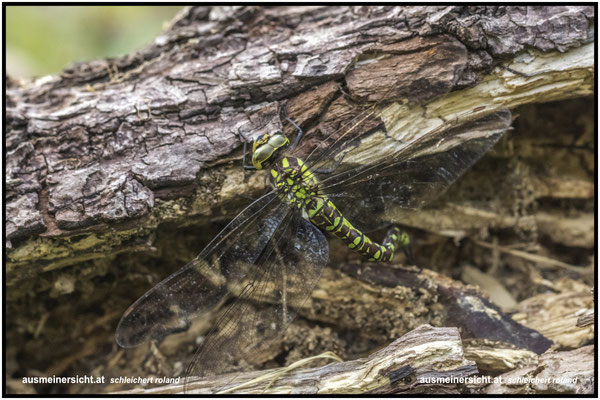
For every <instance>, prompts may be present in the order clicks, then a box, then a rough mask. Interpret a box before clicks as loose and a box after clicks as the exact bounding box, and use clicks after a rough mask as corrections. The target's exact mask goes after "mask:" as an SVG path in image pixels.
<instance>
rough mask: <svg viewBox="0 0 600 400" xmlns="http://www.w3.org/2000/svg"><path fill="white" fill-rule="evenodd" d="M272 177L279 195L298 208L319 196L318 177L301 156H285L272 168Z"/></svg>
mask: <svg viewBox="0 0 600 400" xmlns="http://www.w3.org/2000/svg"><path fill="white" fill-rule="evenodd" d="M271 178H272V183H273V186H274V187H275V190H277V192H278V193H279V197H280V198H281V199H282V200H283V201H285V202H288V203H290V204H292V205H294V206H296V207H298V208H301V207H304V206H306V204H308V203H309V202H310V201H311V200H312V199H313V198H314V197H316V196H317V193H318V182H317V179H316V178H315V176H314V175H313V173H312V172H310V170H309V169H308V168H307V167H306V164H304V162H303V161H302V160H300V159H299V158H296V157H283V158H282V159H281V160H280V161H279V162H277V164H275V166H274V167H273V168H272V169H271Z"/></svg>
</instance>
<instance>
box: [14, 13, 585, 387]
mask: <svg viewBox="0 0 600 400" xmlns="http://www.w3.org/2000/svg"><path fill="white" fill-rule="evenodd" d="M593 11H594V9H593V7H591V6H568V7H563V6H548V7H497V6H494V7H465V6H460V7H423V6H415V7H273V8H260V7H243V8H238V7H214V8H207V7H206V8H205V7H194V8H187V9H184V10H182V12H181V13H180V14H179V16H178V17H177V18H176V19H175V20H174V21H172V23H171V25H170V26H169V28H168V29H166V30H165V32H164V33H163V34H162V35H161V36H159V37H158V38H156V39H155V40H154V42H153V43H152V44H151V45H149V46H148V47H146V48H144V49H142V50H140V51H138V52H136V53H134V54H131V55H128V56H125V57H122V58H117V59H108V60H99V61H94V62H89V63H80V64H75V65H73V66H72V67H70V68H69V69H67V70H65V71H63V73H62V74H60V75H59V76H51V77H44V78H40V79H38V80H37V81H34V82H17V81H15V80H14V79H11V78H7V79H6V84H7V94H6V99H5V100H6V102H5V103H6V117H7V118H6V124H5V126H6V128H5V129H6V149H7V153H6V195H5V196H6V197H5V201H6V221H5V223H6V261H7V263H6V267H5V268H6V278H7V279H6V284H7V286H6V292H5V293H6V299H7V304H6V308H5V312H6V315H7V323H6V332H5V335H6V340H7V344H8V346H7V348H6V353H5V358H6V361H7V374H8V375H7V377H6V378H7V379H8V384H9V385H8V387H9V389H10V390H12V391H14V392H19V393H24V392H27V391H31V390H35V391H38V392H69V393H90V392H110V391H115V390H123V389H126V388H130V387H131V386H127V385H120V384H106V385H87V386H86V385H62V386H61V385H55V386H47V385H35V386H29V385H23V384H21V383H20V380H19V378H20V377H22V376H32V375H42V374H46V375H53V374H56V375H65V376H67V375H75V373H76V372H79V373H82V372H87V373H90V374H92V373H93V374H96V375H104V376H106V377H107V379H108V377H114V376H137V375H141V376H148V375H152V374H155V375H157V376H164V375H172V376H179V375H181V372H182V370H183V368H185V364H186V362H187V359H188V357H189V356H190V355H191V354H193V348H194V343H195V342H194V341H195V337H196V336H198V335H200V334H202V332H201V331H193V330H192V331H191V332H188V333H182V334H181V335H179V336H177V337H175V338H169V339H167V340H165V342H163V343H162V344H161V345H160V346H159V348H158V349H154V350H155V351H154V352H152V353H150V354H152V355H150V356H148V354H149V351H150V350H149V347H148V346H141V347H139V348H137V349H135V350H128V351H124V350H122V349H118V347H117V346H116V344H115V343H114V339H113V336H112V335H113V334H114V329H115V327H116V323H117V321H118V319H119V317H120V316H121V314H122V313H123V311H124V310H125V308H126V307H127V306H128V305H129V304H130V303H131V302H133V301H134V300H135V299H136V298H137V297H139V296H140V295H141V294H143V293H144V292H145V291H146V290H148V289H149V288H150V287H152V285H153V284H155V283H157V282H158V281H159V280H161V279H162V278H164V277H166V276H167V275H168V274H169V273H170V272H173V271H175V270H176V269H178V268H179V267H181V266H182V265H184V264H185V263H186V262H187V261H189V259H191V258H193V257H194V256H195V255H196V253H197V252H199V251H200V250H201V249H202V247H203V245H205V244H206V243H208V241H209V240H210V239H211V238H212V237H213V236H214V235H215V234H216V232H218V230H219V229H220V228H221V227H222V226H223V223H225V222H227V221H228V220H230V219H231V218H232V217H233V216H234V215H235V214H236V213H237V212H238V211H240V210H241V209H242V207H244V206H245V205H247V204H248V203H249V201H250V200H251V199H253V198H256V197H257V195H259V194H260V193H262V192H263V191H264V190H265V189H266V181H265V179H264V176H263V175H261V174H257V173H247V172H244V171H243V170H242V168H241V155H242V153H241V143H242V142H241V135H244V136H246V137H256V136H258V135H260V134H262V133H265V132H271V131H273V130H276V129H281V128H282V129H283V130H284V132H285V133H286V134H288V135H292V134H293V132H294V130H293V128H292V127H291V125H290V124H288V123H287V122H285V120H284V119H283V118H281V116H282V115H286V114H287V115H289V116H290V117H291V118H292V119H293V120H294V121H296V122H297V123H298V124H299V125H300V126H301V127H302V128H303V129H304V130H305V131H306V140H304V141H303V143H302V145H303V146H305V147H306V151H308V150H309V149H310V148H311V146H314V145H315V144H316V143H318V142H319V140H321V139H322V137H323V135H325V134H326V133H327V132H331V131H332V130H335V129H336V128H337V127H339V126H340V124H342V123H343V122H344V121H347V120H348V119H349V118H351V117H352V116H354V115H356V113H357V112H358V111H359V110H361V109H362V108H364V107H365V106H366V105H368V104H369V102H374V101H375V102H377V101H382V104H383V102H385V104H389V105H387V106H386V108H385V109H383V110H382V112H381V115H380V118H381V120H382V121H384V123H385V131H386V135H385V138H384V139H381V136H377V135H373V136H371V137H367V138H366V139H365V140H364V141H363V142H361V144H360V148H359V149H360V151H359V153H358V155H357V157H356V159H355V160H354V162H359V163H370V162H372V161H374V160H377V159H381V158H385V156H386V154H389V152H390V151H393V146H394V143H397V142H399V141H401V140H402V138H404V137H413V136H414V137H418V136H419V135H421V134H422V132H425V131H427V130H429V129H430V128H432V127H435V126H439V125H441V124H442V123H443V121H444V120H449V119H452V118H453V117H456V116H457V115H462V114H464V113H474V114H477V113H485V112H490V111H493V110H496V109H501V108H511V109H512V111H513V114H515V115H518V118H517V119H516V121H515V122H514V131H512V132H509V134H508V135H507V137H506V138H505V139H504V140H502V141H501V142H500V143H499V144H498V145H497V146H496V148H495V149H494V151H493V152H492V154H490V155H488V156H486V157H485V158H484V159H483V160H481V161H480V162H479V163H478V164H477V165H476V166H475V167H474V168H473V169H472V170H471V171H470V172H469V173H467V174H466V175H465V176H464V177H462V178H461V180H460V181H459V182H457V183H456V184H455V185H454V186H453V187H452V188H451V189H450V190H449V191H448V192H447V193H446V194H444V196H443V197H441V198H440V199H439V201H437V202H436V203H435V204H433V205H432V206H431V207H429V208H428V209H426V210H423V211H422V212H419V213H413V214H411V215H410V216H405V214H403V213H402V214H401V213H398V214H397V215H396V214H395V213H391V214H390V216H389V219H390V220H391V221H393V222H397V223H401V224H403V225H404V226H406V227H408V228H409V233H411V236H412V241H413V243H414V248H413V251H414V253H415V254H416V259H417V264H418V265H419V266H421V267H423V268H424V269H423V270H416V269H410V268H393V267H390V266H383V265H377V266H373V265H366V264H364V263H362V261H361V260H360V259H358V258H356V256H355V255H354V254H348V252H347V251H346V248H345V247H344V245H341V244H339V243H337V242H336V241H335V240H331V241H330V247H331V250H330V254H331V257H330V266H329V267H328V268H327V269H326V271H325V273H324V274H323V277H322V278H321V281H320V282H319V284H318V286H317V288H316V289H315V291H314V292H313V294H312V296H311V299H310V301H309V302H308V304H307V305H306V306H305V308H304V309H303V313H302V318H300V319H299V320H298V321H296V322H295V323H294V324H293V326H292V327H291V329H289V330H288V332H287V333H286V335H285V337H284V338H282V341H281V344H280V347H279V348H277V349H274V350H273V354H272V358H271V360H272V361H271V362H270V364H269V363H264V364H263V365H257V366H254V367H255V368H263V367H275V366H278V365H282V364H289V363H291V362H294V361H296V360H298V359H301V358H303V357H307V356H310V355H314V354H317V353H319V352H321V351H326V350H331V347H336V348H338V351H337V352H338V353H341V354H340V355H342V356H344V358H345V359H352V358H356V357H359V356H365V355H366V354H368V353H370V352H371V350H372V349H373V348H374V347H375V346H378V345H385V344H388V343H389V342H390V341H392V340H394V339H396V338H398V337H400V336H402V335H404V334H406V333H407V332H409V331H410V330H412V329H415V328H416V327H417V326H419V325H421V324H424V323H428V324H431V325H434V326H444V325H449V326H456V327H459V329H460V334H461V336H462V337H463V339H465V340H466V339H470V340H476V339H477V340H488V341H490V342H487V343H488V344H487V345H486V344H483V345H482V344H470V345H469V346H470V347H469V346H467V349H470V350H467V351H465V354H466V355H467V357H469V355H471V356H472V358H471V359H472V360H473V361H476V362H477V364H478V366H479V370H480V371H483V372H485V373H489V374H500V373H510V372H507V371H508V370H507V369H506V366H507V365H508V366H509V368H511V369H513V368H517V367H523V366H525V365H531V364H535V363H537V362H540V363H541V362H546V361H542V358H538V355H537V354H541V353H543V352H544V351H546V350H547V349H548V348H549V347H550V346H551V345H552V347H551V350H552V351H562V352H561V353H549V354H550V355H548V357H549V358H548V359H546V358H544V360H550V359H551V357H554V356H553V355H552V354H556V355H557V357H561V354H563V353H565V351H567V350H572V349H578V348H580V346H583V345H585V344H588V343H590V342H591V341H592V340H593V329H592V328H591V327H584V328H580V327H577V326H576V322H577V318H578V317H579V316H581V315H582V314H583V313H585V312H589V310H590V309H591V308H593V304H592V297H593V296H592V294H591V292H590V291H589V286H588V285H591V284H593V283H592V282H593V265H594V260H593V254H594V245H595V244H594V201H595V187H594V174H595V170H594V154H595V148H594V113H593V110H594V108H593V107H594V104H593V99H592V97H591V95H592V94H593V87H594V86H593V85H594V75H595V69H594V53H593V51H594V43H593V40H594V39H593V28H592V26H591V23H592V21H593V17H594V15H593ZM392 99H393V100H394V102H390V100H392ZM541 103H545V104H541ZM388 139H390V140H388ZM473 269H475V270H476V271H480V272H481V273H483V275H482V274H479V275H478V274H477V272H475V273H474V272H473ZM433 271H436V272H433ZM459 279H462V281H464V282H466V283H469V284H472V285H478V286H479V287H480V288H479V289H478V288H475V287H474V286H467V285H465V284H463V283H461V282H459ZM569 279H570V280H569ZM565 282H567V283H565ZM569 282H570V283H569ZM573 282H574V283H573ZM473 343H475V342H473ZM490 343H492V345H490ZM486 346H488V347H486ZM489 346H492V348H498V349H499V351H500V350H502V351H503V352H500V353H497V352H494V351H491V352H490V349H489ZM494 346H495V347H494ZM580 349H584V348H580ZM574 351H578V350H574ZM565 354H566V353H565ZM541 357H546V355H544V356H541ZM573 360H575V359H573ZM573 362H576V360H575V361H573ZM502 365H504V366H505V367H502ZM586 368H587V367H586ZM516 371H519V370H516ZM515 373H520V372H515ZM282 379H283V378H282ZM590 388H591V389H590ZM488 389H489V390H496V391H498V390H499V391H502V390H504V392H503V393H508V391H506V390H507V389H506V388H505V387H501V386H498V387H493V388H492V387H489V388H488ZM488 389H485V387H483V388H482V387H479V388H475V389H472V390H473V391H474V392H477V391H479V390H481V391H482V392H485V391H487V390H488ZM439 390H440V392H444V390H445V389H444V388H439ZM453 390H455V389H451V391H453ZM465 390H471V389H468V388H467V389H465ZM531 390H532V392H536V393H537V390H539V392H540V393H550V392H568V391H567V390H566V389H565V390H563V389H561V388H560V387H558V386H548V387H544V388H540V387H538V386H532V389H531ZM569 390H571V389H569ZM574 390H575V391H577V392H578V393H583V392H586V393H587V392H589V391H590V390H593V385H592V386H589V385H588V386H585V387H584V388H583V389H581V388H580V387H578V388H576V389H574ZM428 393H430V392H428ZM453 393H455V391H453Z"/></svg>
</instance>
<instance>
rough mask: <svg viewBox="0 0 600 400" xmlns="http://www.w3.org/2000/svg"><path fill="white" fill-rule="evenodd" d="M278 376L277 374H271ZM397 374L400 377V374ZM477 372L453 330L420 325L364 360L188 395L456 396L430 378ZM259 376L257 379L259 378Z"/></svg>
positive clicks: (195, 389)
mask: <svg viewBox="0 0 600 400" xmlns="http://www.w3.org/2000/svg"><path fill="white" fill-rule="evenodd" d="M274 372H281V374H280V375H275V376H273V375H271V374H272V373H274ZM400 372H402V374H400ZM474 374H477V367H476V366H475V364H474V363H473V362H470V361H468V360H466V359H465V358H464V356H463V350H462V343H461V340H460V335H459V334H458V330H457V329H456V328H433V327H431V326H429V325H422V326H420V327H418V328H416V329H414V330H413V331H411V332H409V333H407V334H406V335H404V336H402V337H401V338H399V339H397V340H396V341H394V342H392V343H391V344H390V345H388V346H387V347H385V348H383V349H381V350H379V351H377V352H375V353H373V354H371V355H370V356H369V357H367V358H362V359H358V360H352V361H344V362H335V363H331V364H328V365H326V366H323V367H319V368H310V369H302V370H287V371H285V370H284V371H281V370H279V371H277V370H268V371H254V372H248V373H239V374H230V375H220V376H216V377H211V378H203V379H200V380H198V381H196V382H193V383H192V384H191V386H190V388H189V389H190V390H189V394H210V393H215V391H217V389H218V391H219V392H221V393H235V394H360V393H378V392H382V391H385V392H387V393H430V392H432V390H431V388H432V387H433V388H436V390H437V389H438V388H437V386H442V387H443V390H444V391H446V392H449V393H459V392H460V385H457V384H447V385H433V384H430V383H421V382H428V381H431V380H432V379H440V378H444V377H454V378H461V377H463V378H465V377H468V376H471V375H474ZM261 376H262V378H261ZM182 392H183V387H182V384H178V385H177V384H175V385H167V386H163V387H157V388H152V389H134V390H130V391H126V392H120V393H118V394H145V395H149V394H177V393H182Z"/></svg>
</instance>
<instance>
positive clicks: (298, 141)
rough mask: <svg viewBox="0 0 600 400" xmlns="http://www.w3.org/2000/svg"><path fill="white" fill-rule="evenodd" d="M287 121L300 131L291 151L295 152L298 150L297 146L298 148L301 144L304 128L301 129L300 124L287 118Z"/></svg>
mask: <svg viewBox="0 0 600 400" xmlns="http://www.w3.org/2000/svg"><path fill="white" fill-rule="evenodd" d="M285 119H286V120H287V121H288V122H289V123H290V124H292V125H294V127H295V128H296V129H297V130H298V136H296V140H294V144H293V145H292V147H291V148H290V150H293V149H295V148H296V146H298V143H300V138H301V137H302V135H304V132H303V131H302V128H300V127H299V126H298V124H296V123H295V122H294V121H292V120H291V119H290V118H288V117H285Z"/></svg>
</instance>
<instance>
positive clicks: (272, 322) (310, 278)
mask: <svg viewBox="0 0 600 400" xmlns="http://www.w3.org/2000/svg"><path fill="white" fill-rule="evenodd" d="M327 258H328V245H327V241H326V239H325V236H324V235H323V233H321V231H319V230H318V229H317V228H316V227H315V226H314V225H312V224H311V223H309V222H308V221H306V220H305V219H303V218H302V216H301V213H299V212H293V213H288V214H287V215H286V216H285V218H284V219H283V220H282V221H281V222H280V223H279V224H278V226H277V227H276V228H275V229H274V231H273V234H272V235H270V237H269V240H268V242H267V243H266V246H264V248H263V251H262V252H261V254H260V256H259V258H258V259H257V260H256V261H255V262H253V263H246V262H241V261H240V260H237V259H233V258H232V259H225V258H224V259H223V263H224V264H225V265H227V266H228V267H229V266H231V265H238V264H240V263H241V264H243V266H241V267H236V269H243V270H246V271H247V273H246V274H245V276H244V277H243V278H242V279H237V280H236V281H235V283H234V284H232V285H230V287H229V289H230V290H231V291H232V292H233V293H234V294H235V295H236V296H237V300H236V301H235V302H234V303H233V304H232V305H230V306H229V307H228V308H227V309H226V311H225V312H224V313H222V315H221V316H220V317H219V319H218V321H217V323H216V324H215V325H214V328H213V329H212V330H211V332H209V334H208V335H207V336H206V339H205V341H204V342H203V343H202V345H201V347H200V348H198V350H197V352H196V354H195V355H194V358H193V360H192V362H191V363H190V364H189V367H188V370H187V371H186V382H185V391H186V392H189V391H190V390H191V389H192V386H191V384H192V382H193V381H194V380H195V378H196V377H202V376H210V375H216V374H222V373H224V372H231V371H232V370H236V369H238V370H239V369H244V368H245V367H247V366H252V365H258V364H260V362H262V361H266V359H263V358H261V356H262V355H263V352H264V351H265V349H269V348H270V347H271V344H272V342H273V340H275V339H277V338H278V337H280V336H281V333H282V332H283V331H284V330H285V329H286V327H287V326H288V324H289V323H290V322H291V321H292V320H293V319H294V318H295V316H296V312H297V310H298V308H300V307H301V306H302V304H303V303H304V301H305V300H306V299H307V298H308V296H309V295H310V293H311V292H312V290H313V288H314V286H315V284H316V282H317V281H318V279H319V276H320V275H321V271H322V269H323V267H324V266H325V265H326V263H327ZM233 362H236V363H239V364H236V365H233ZM217 389H218V388H217Z"/></svg>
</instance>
